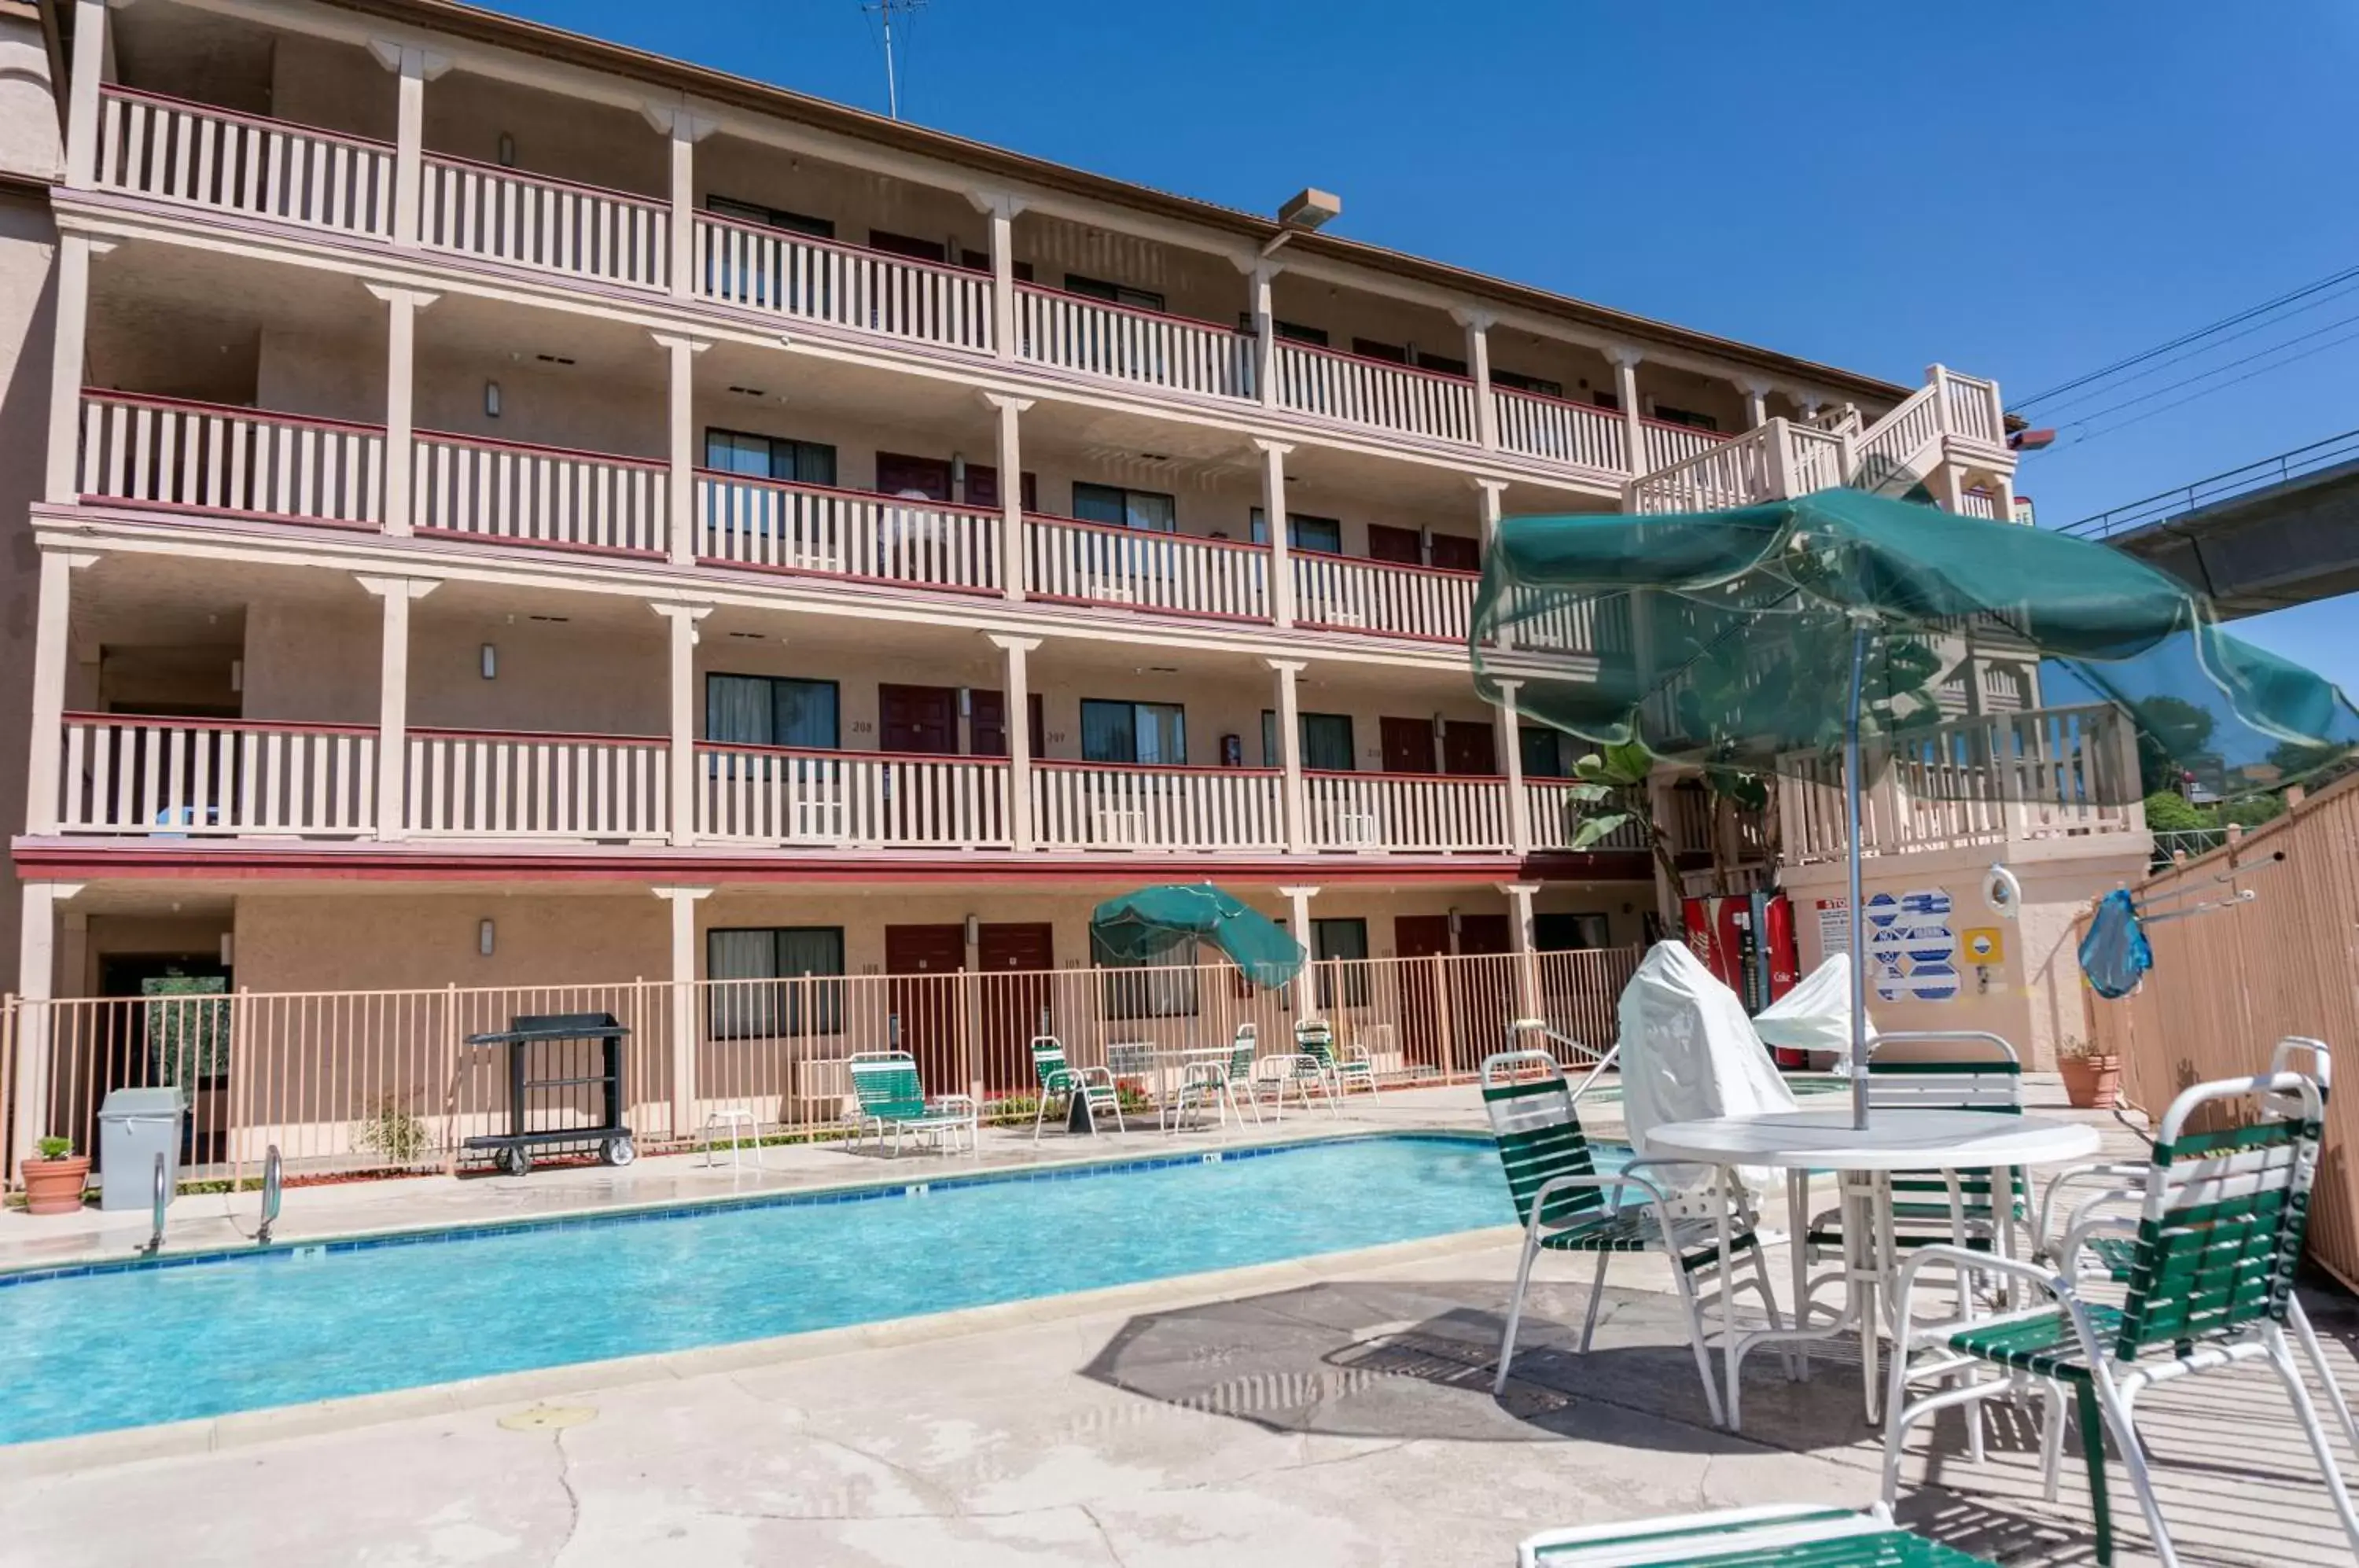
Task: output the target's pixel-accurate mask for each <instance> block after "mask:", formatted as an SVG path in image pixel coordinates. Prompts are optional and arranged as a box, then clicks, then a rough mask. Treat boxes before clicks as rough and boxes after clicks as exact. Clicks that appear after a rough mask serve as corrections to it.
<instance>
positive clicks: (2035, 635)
mask: <svg viewBox="0 0 2359 1568" xmlns="http://www.w3.org/2000/svg"><path fill="white" fill-rule="evenodd" d="M1527 625H1528V626H1531V627H1532V628H1533V633H1532V634H1531V635H1527V636H1525V637H1518V636H1517V628H1518V627H1519V626H1527ZM1569 625H1570V626H1580V627H1584V628H1586V631H1587V641H1588V642H1589V643H1590V644H1591V645H1592V646H1593V649H1594V655H1593V657H1590V656H1587V655H1583V654H1578V653H1576V654H1570V655H1568V654H1564V653H1560V652H1559V653H1544V652H1538V651H1533V650H1531V649H1527V648H1518V646H1517V645H1518V644H1519V643H1528V644H1532V645H1534V646H1535V647H1536V648H1547V647H1549V646H1552V645H1551V643H1550V640H1549V639H1550V638H1551V637H1560V634H1561V628H1563V627H1564V626H1569ZM1553 646H1559V647H1560V646H1561V644H1560V641H1559V642H1557V643H1556V644H1554V645H1553ZM1974 647H1979V648H1981V649H1982V650H1984V651H1985V652H1990V651H1994V650H1996V651H2001V652H2004V653H2006V654H2009V655H2011V656H2013V657H2016V658H2018V659H2022V660H2024V661H2025V662H2027V663H2035V664H2036V667H2037V670H2038V697H2037V702H2038V708H2037V710H2036V711H2035V712H2033V713H2027V714H2025V715H2023V716H2022V718H2021V720H2020V721H2019V722H2017V724H2014V725H2013V726H2011V727H2008V728H2005V729H1993V728H1991V727H1987V726H1979V727H1978V726H1972V725H1966V726H1961V725H1956V724H1947V725H1946V727H1945V724H1946V721H1947V720H1948V719H1949V718H1950V717H1951V715H1950V714H1948V713H1944V711H1943V709H1942V706H1941V702H1940V684H1941V683H1943V682H1944V681H1945V680H1946V679H1947V672H1948V671H1949V670H1951V669H1952V668H1953V667H1954V666H1955V664H1956V662H1957V659H1956V655H1957V653H1958V652H1959V651H1960V650H1961V649H1962V648H1974ZM1471 651H1472V654H1473V662H1474V669H1475V678H1476V684H1477V685H1478V687H1480V688H1481V690H1482V691H1483V694H1484V697H1485V698H1487V699H1489V700H1491V701H1493V702H1497V701H1500V700H1502V698H1503V697H1504V695H1505V689H1504V688H1503V687H1502V686H1501V684H1500V682H1502V681H1513V682H1516V683H1517V691H1516V706H1517V710H1518V711H1519V712H1521V713H1525V714H1527V715H1529V716H1531V717H1533V718H1535V719H1538V720H1542V721H1544V722H1546V723H1548V724H1551V725H1554V726H1555V727H1557V728H1559V729H1561V730H1564V731H1567V732H1568V733H1570V734H1571V735H1576V736H1578V737H1580V738H1582V739H1583V740H1587V741H1589V742H1591V743H1592V744H1593V745H1596V746H1620V745H1630V744H1633V743H1635V744H1637V745H1641V746H1645V747H1646V748H1647V750H1648V751H1650V752H1652V753H1653V754H1654V755H1655V756H1656V757H1660V758H1663V759H1666V760H1669V761H1674V762H1680V763H1686V764H1692V765H1697V766H1700V767H1701V768H1705V769H1707V770H1711V769H1727V770H1731V771H1734V772H1744V773H1755V774H1761V773H1768V772H1772V771H1775V770H1778V769H1781V768H1783V769H1786V770H1788V771H1789V772H1805V771H1807V772H1808V773H1809V774H1810V776H1813V777H1817V776H1820V774H1821V770H1822V769H1823V768H1824V767H1825V766H1826V765H1827V764H1828V763H1829V762H1831V761H1832V758H1833V757H1835V756H1837V755H1838V754H1840V755H1841V756H1842V757H1843V774H1844V782H1845V789H1844V806H1845V823H1846V826H1847V829H1848V831H1849V843H1850V892H1851V899H1850V912H1851V952H1852V954H1853V959H1854V962H1853V964H1852V1029H1853V1057H1854V1087H1853V1094H1854V1108H1855V1111H1856V1114H1857V1115H1858V1116H1861V1117H1862V1118H1863V1125H1864V1116H1865V1114H1866V1074H1865V1072H1864V1066H1865V1057H1866V1050H1865V1038H1864V1036H1865V1030H1864V1022H1865V991H1866V976H1865V968H1866V966H1865V963H1864V957H1865V948H1864V942H1863V941H1862V923H1863V922H1862V913H1863V912H1862V909H1861V905H1860V890H1859V880H1860V876H1859V838H1860V834H1859V803H1860V794H1861V790H1862V788H1863V784H1864V781H1866V780H1869V779H1875V777H1877V776H1878V775H1879V774H1880V773H1881V772H1882V771H1883V770H1884V769H1885V768H1890V767H1893V766H1895V765H1896V764H1897V765H1900V766H1902V767H1904V768H1906V769H1907V779H1908V789H1910V790H1911V791H1913V792H1916V793H1919V794H1922V793H1926V792H1929V791H1930V792H1932V793H1935V794H1953V795H1956V796H1959V797H1966V796H1971V797H1972V798H1973V799H1977V800H2004V799H2006V798H2007V797H2008V796H2009V795H2016V796H2019V797H2021V798H2032V797H2034V796H2035V795H2036V796H2037V797H2038V798H2041V799H2055V798H2058V797H2059V796H2061V798H2063V799H2066V800H2073V801H2080V802H2086V803H2109V802H2114V803H2117V802H2126V801H2129V800H2136V799H2138V798H2140V797H2141V796H2142V795H2144V794H2145V793H2146V790H2145V789H2143V788H2142V787H2141V781H2140V778H2139V772H2140V769H2138V768H2131V767H2127V766H2123V765H2119V764H2117V763H2115V762H2114V761H2113V760H2112V759H2110V758H2108V757H2105V756H2104V754H2103V750H2102V748H2098V747H2086V746H2081V747H2076V746H2069V745H2066V744H2063V743H2064V742H2066V741H2068V740H2070V739H2071V738H2072V737H2073V735H2076V734H2077V733H2078V732H2079V730H2080V729H2081V728H2082V726H2083V725H2084V724H2085V723H2086V721H2087V717H2088V713H2089V709H2088V706H2087V705H2088V704H2093V703H2107V704H2111V705H2113V706H2114V707H2115V708H2117V709H2119V710H2121V711H2123V712H2125V713H2127V714H2128V715H2129V717H2130V719H2131V720H2132V721H2133V722H2134V723H2135V724H2136V729H2137V732H2138V738H2139V748H2140V755H2141V758H2142V760H2144V761H2145V762H2147V764H2148V765H2150V766H2165V765H2167V766H2169V767H2173V768H2184V769H2186V770H2188V771H2189V772H2191V773H2193V774H2194V775H2196V776H2197V777H2198V778H2199V779H2202V780H2203V781H2204V782H2205V783H2206V784H2208V785H2209V786H2210V787H2211V788H2212V789H2214V790H2216V791H2218V792H2219V793H2221V794H2223V795H2234V794H2237V793H2241V792H2249V791H2252V790H2256V789H2274V788H2277V787H2279V786H2282V785H2285V784H2288V783H2292V782H2295V781H2297V780H2299V779H2302V778H2305V777H2307V776H2309V775H2310V774H2312V773H2315V772H2317V771H2319V770H2320V769H2321V768H2327V767H2331V766H2332V765H2334V764H2335V763H2338V762H2340V761H2342V760H2343V759H2344V758H2345V757H2349V756H2351V755H2352V753H2353V752H2354V748H2359V710H2354V709H2353V707H2352V705H2351V703H2350V702H2348V701H2347V700H2346V699H2345V698H2344V697H2343V693H2342V692H2341V691H2337V690H2336V689H2335V688H2334V687H2333V686H2332V685H2331V684H2330V683H2328V682H2327V681H2323V680H2321V679H2320V678H2319V677H2317V676H2315V675H2313V674H2311V673H2310V672H2309V671H2308V670H2303V669H2301V668H2299V666H2297V665H2294V664H2292V663H2289V662H2288V661H2287V660H2285V659H2279V658H2277V656H2276V655H2273V654H2268V653H2265V652H2263V651H2262V650H2261V649H2259V648H2254V647H2252V646H2251V645H2250V644H2247V643H2244V642H2240V641H2238V640H2237V639H2236V638H2234V637H2229V636H2228V635H2226V634H2225V633H2223V632H2222V631H2221V630H2220V628H2219V626H2218V625H2217V624H2216V622H2215V621H2214V619H2213V616H2212V612H2211V609H2210V607H2209V605H2208V604H2205V603H2203V602H2202V601H2201V599H2200V598H2199V597H2198V596H2197V595H2195V594H2194V593H2190V591H2189V590H2188V589H2187V588H2186V587H2185V586H2184V585H2183V584H2181V583H2179V582H2178V581H2177V580H2175V579H2173V578H2171V577H2169V576H2166V575H2165V574H2164V573H2162V572H2159V571H2158V570H2156V569H2155V568H2153V567H2150V566H2147V564H2145V563H2144V562H2142V561H2137V560H2136V559H2134V558H2132V557H2130V556H2127V555H2124V554H2122V553H2121V552H2119V551H2117V550H2112V549H2109V548H2107V547H2106V546H2104V545H2101V544H2097V543H2094V542H2093V541H2091V540H2086V539H2075V538H2071V537H2069V536H2066V535H2062V534H2057V533H2050V532H2043V531H2041V530H2039V529H2037V528H2024V527H2021V526H2019V525H2017V524H2013V523H2000V522H1992V521H1985V520H1984V519H1981V518H1977V517H1960V516H1956V515H1953V514H1951V513H1948V512H1942V511H1939V510H1936V509H1935V508H1933V507H1931V506H1924V505H1921V504H1919V503H1918V502H1916V501H1913V500H1902V499H1894V498H1891V497H1888V496H1884V495H1873V494H1870V493H1867V492H1865V491H1862V490H1853V489H1840V488H1838V489H1828V490H1821V491H1819V492H1818V493H1816V494H1814V495H1805V496H1802V497H1800V498H1799V499H1796V500H1790V501H1778V502H1772V503H1768V504H1765V505H1761V506H1745V507H1739V508H1736V509H1734V510H1730V511H1724V512H1697V513H1682V514H1674V515H1664V516H1647V517H1621V516H1600V515H1582V516H1573V517H1517V518H1511V519H1509V520H1507V521H1506V522H1505V523H1503V524H1502V525H1501V526H1500V530H1499V539H1498V543H1497V546H1496V548H1495V549H1494V550H1492V551H1491V552H1490V554H1489V556H1488V558H1487V560H1486V561H1485V564H1484V576H1483V586H1482V591H1481V593H1480V594H1479V595H1478V597H1477V599H1476V602H1475V609H1474V616H1473V634H1472V637H1471ZM2000 748H2004V749H2000ZM1995 749H1997V751H1998V754H1997V755H1994V754H1993V753H1994V750H1995Z"/></svg>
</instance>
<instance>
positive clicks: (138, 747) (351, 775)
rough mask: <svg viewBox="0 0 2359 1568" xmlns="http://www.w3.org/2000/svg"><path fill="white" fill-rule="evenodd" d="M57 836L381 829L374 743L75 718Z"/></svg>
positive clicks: (331, 833)
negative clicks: (59, 833) (379, 824)
mask: <svg viewBox="0 0 2359 1568" xmlns="http://www.w3.org/2000/svg"><path fill="white" fill-rule="evenodd" d="M64 723H65V735H64V737H63V738H64V745H63V746H62V747H61V748H60V766H61V774H60V779H59V781H58V783H59V794H58V829H59V831H60V832H61V833H108V834H130V835H136V836H140V837H147V838H191V837H195V838H223V837H241V838H252V837H263V838H281V837H297V836H310V837H345V838H349V837H354V836H358V835H361V834H364V833H372V832H374V831H375V827H376V732H375V730H373V729H364V728H361V727H358V726H355V725H350V724H262V723H255V722H251V721H246V720H217V719H181V718H143V717H139V716H136V715H129V714H118V713H69V714H67V715H66V716H65V721H64Z"/></svg>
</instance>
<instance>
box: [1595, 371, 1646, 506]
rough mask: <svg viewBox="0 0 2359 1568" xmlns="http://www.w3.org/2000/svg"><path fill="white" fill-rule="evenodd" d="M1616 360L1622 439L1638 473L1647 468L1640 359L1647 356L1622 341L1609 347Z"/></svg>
mask: <svg viewBox="0 0 2359 1568" xmlns="http://www.w3.org/2000/svg"><path fill="white" fill-rule="evenodd" d="M1605 357H1606V358H1607V359H1610V360H1612V361H1613V362H1614V397H1615V398H1616V399H1618V400H1619V401H1620V403H1621V405H1622V439H1623V441H1625V443H1627V447H1628V451H1627V452H1625V457H1626V458H1627V460H1628V462H1629V464H1630V473H1631V474H1633V475H1634V476H1635V475H1636V474H1644V473H1646V472H1647V427H1646V426H1644V425H1642V424H1640V423H1639V422H1638V419H1639V408H1638V361H1639V359H1640V358H1641V357H1643V356H1642V355H1641V354H1639V353H1638V351H1637V350H1636V349H1635V348H1628V347H1624V346H1620V345H1616V346H1615V347H1613V348H1609V349H1607V350H1606V351H1605Z"/></svg>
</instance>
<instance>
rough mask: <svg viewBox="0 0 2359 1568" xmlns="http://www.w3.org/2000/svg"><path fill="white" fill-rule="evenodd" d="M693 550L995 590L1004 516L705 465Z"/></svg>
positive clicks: (720, 561)
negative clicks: (717, 470)
mask: <svg viewBox="0 0 2359 1568" xmlns="http://www.w3.org/2000/svg"><path fill="white" fill-rule="evenodd" d="M696 495H697V545H696V551H697V554H698V555H699V556H700V557H701V558H702V559H703V560H704V561H708V562H710V563H712V564H715V565H726V566H750V567H755V568H757V569H761V570H766V571H772V572H824V573H827V574H829V575H832V576H839V577H864V578H873V579H875V580H877V581H880V582H889V583H913V584H916V585H919V586H921V587H927V588H949V589H962V590H973V591H978V592H984V593H995V592H997V591H998V590H999V586H1000V547H999V540H1000V528H1001V518H1000V515H999V514H998V513H997V512H995V511H990V510H986V509H984V508H983V507H979V506H951V505H948V504H946V503H941V502H935V501H906V500H899V499H897V498H895V497H893V496H890V495H871V494H869V493H867V492H864V491H856V490H836V489H831V488H829V487H827V486H824V485H794V484H788V483H785V482H782V481H778V480H769V479H752V478H747V477H745V475H742V474H719V473H714V472H712V471H710V470H706V471H701V472H700V473H699V474H697V478H696Z"/></svg>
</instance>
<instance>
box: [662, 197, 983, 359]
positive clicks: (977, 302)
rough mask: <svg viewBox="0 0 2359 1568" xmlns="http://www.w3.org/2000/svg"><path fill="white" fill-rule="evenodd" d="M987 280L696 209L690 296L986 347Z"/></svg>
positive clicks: (962, 345) (962, 271)
mask: <svg viewBox="0 0 2359 1568" xmlns="http://www.w3.org/2000/svg"><path fill="white" fill-rule="evenodd" d="M991 288H992V284H991V278H990V275H989V274H987V273H981V272H973V271H970V270H968V269H967V268H965V267H949V266H945V265H943V264H941V263H939V262H930V261H918V260H913V259H912V258H910V257H908V256H893V255H890V254H888V253H886V252H884V251H878V250H864V249H862V248H860V247H859V246H857V245H841V244H838V243H837V242H836V241H834V240H825V239H821V238H819V237H817V236H816V235H812V234H793V233H789V232H788V231H786V230H783V229H773V228H766V227H764V226H762V225H760V224H758V223H739V222H737V221H735V220H734V219H731V218H721V217H715V216H713V215H712V214H711V213H705V212H700V213H699V214H697V219H696V289H697V292H698V293H699V294H701V295H702V296H703V297H704V298H706V299H716V300H719V301H721V302H722V303H723V304H727V305H735V306H739V307H742V308H744V309H746V310H766V311H771V312H774V313H776V314H778V315H781V316H791V317H794V318H797V319H799V320H801V321H827V322H832V323H833V324H834V325H836V326H840V327H854V328H858V329H859V330H861V331H863V332H881V333H884V334H885V335H886V336H888V337H897V338H913V339H916V340H918V341H919V342H923V343H941V344H946V345H948V346H950V347H952V348H968V349H975V350H979V351H981V352H983V353H985V354H988V353H989V352H991V349H992V346H993V344H992V332H991Z"/></svg>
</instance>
